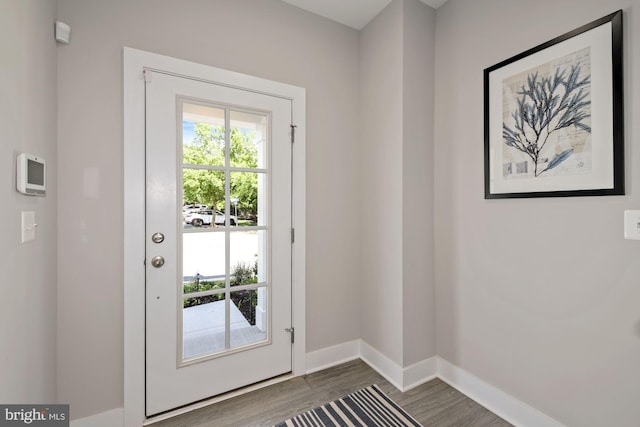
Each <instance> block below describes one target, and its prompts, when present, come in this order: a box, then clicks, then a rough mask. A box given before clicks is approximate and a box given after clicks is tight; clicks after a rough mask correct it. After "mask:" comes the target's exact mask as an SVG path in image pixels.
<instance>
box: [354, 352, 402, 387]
mask: <svg viewBox="0 0 640 427" xmlns="http://www.w3.org/2000/svg"><path fill="white" fill-rule="evenodd" d="M360 358H361V359H362V360H363V361H364V362H365V363H366V364H367V365H369V366H371V367H372V368H373V369H374V370H376V371H377V372H378V373H379V374H380V375H382V376H383V377H384V378H385V379H386V380H387V381H389V382H390V383H391V384H393V386H394V387H395V388H397V389H398V390H402V389H403V386H402V367H401V366H400V365H398V364H397V363H396V362H394V361H393V360H391V359H389V358H388V357H387V356H385V355H384V354H382V353H380V352H379V351H378V350H376V349H375V348H373V347H371V346H370V345H369V344H367V343H366V342H364V341H362V340H360Z"/></svg>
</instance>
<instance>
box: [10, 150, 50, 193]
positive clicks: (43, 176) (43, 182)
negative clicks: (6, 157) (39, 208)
mask: <svg viewBox="0 0 640 427" xmlns="http://www.w3.org/2000/svg"><path fill="white" fill-rule="evenodd" d="M16 189H17V190H18V191H19V192H20V193H22V194H26V195H27V196H45V195H46V194H47V164H46V162H45V160H44V159H43V158H42V157H36V156H33V155H31V154H27V153H22V154H20V155H19V156H18V159H17V164H16Z"/></svg>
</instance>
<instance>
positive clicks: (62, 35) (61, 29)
mask: <svg viewBox="0 0 640 427" xmlns="http://www.w3.org/2000/svg"><path fill="white" fill-rule="evenodd" d="M70 38H71V27H70V26H68V25H67V24H65V23H64V22H60V21H56V41H57V42H58V43H62V44H69V39H70Z"/></svg>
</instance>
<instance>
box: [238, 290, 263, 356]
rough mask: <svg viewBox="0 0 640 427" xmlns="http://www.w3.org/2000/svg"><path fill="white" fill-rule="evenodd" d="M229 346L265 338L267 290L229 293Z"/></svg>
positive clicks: (247, 343)
mask: <svg viewBox="0 0 640 427" xmlns="http://www.w3.org/2000/svg"><path fill="white" fill-rule="evenodd" d="M230 307H231V316H230V318H231V324H230V326H231V328H230V330H231V348H234V347H242V346H245V345H250V344H255V343H257V342H260V341H263V340H265V339H267V290H266V288H264V287H261V288H258V289H252V290H245V291H237V292H232V293H231V304H230Z"/></svg>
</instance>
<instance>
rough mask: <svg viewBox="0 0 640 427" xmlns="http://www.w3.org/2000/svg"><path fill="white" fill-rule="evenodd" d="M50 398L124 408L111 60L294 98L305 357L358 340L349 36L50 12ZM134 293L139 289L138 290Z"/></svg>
mask: <svg viewBox="0 0 640 427" xmlns="http://www.w3.org/2000/svg"><path fill="white" fill-rule="evenodd" d="M58 16H59V19H61V20H63V21H65V22H67V23H68V24H69V25H71V27H72V37H71V44H70V45H69V46H67V47H65V48H63V49H60V50H59V56H58V76H59V78H58V93H59V102H58V111H59V121H58V127H59V140H58V141H59V158H60V173H59V182H60V185H59V188H60V194H59V202H60V203H59V236H60V238H59V245H58V254H59V274H58V278H59V280H58V282H59V301H60V303H59V313H60V315H59V319H58V336H59V354H58V377H59V380H58V394H59V399H60V400H61V401H65V402H70V403H71V412H72V418H74V419H75V418H81V417H84V416H88V415H92V414H95V413H99V412H103V411H107V410H109V409H112V408H116V407H121V406H122V405H123V284H122V282H123V261H122V256H123V246H122V245H123V243H122V242H123V238H122V234H123V198H122V187H123V181H122V179H123V178H122V177H123V163H122V156H123V154H122V137H123V136H122V135H123V119H122V114H123V110H122V108H123V99H122V48H123V46H130V47H134V48H138V49H142V50H148V51H151V52H155V53H160V54H164V55H169V56H174V57H177V58H180V59H186V60H191V61H195V62H199V63H203V64H207V65H212V66H215V67H220V68H226V69H229V70H233V71H238V72H242V73H247V74H252V75H255V76H258V77H264V78H268V79H271V80H276V81H281V82H285V83H289V84H293V85H297V86H301V87H305V88H306V89H307V106H306V107H307V145H306V147H307V207H306V208H307V227H308V229H307V260H306V268H307V351H314V350H317V349H321V348H325V347H328V346H331V345H334V344H339V343H343V342H347V341H351V340H353V339H356V338H358V337H359V336H360V325H359V321H360V313H359V311H360V304H359V296H360V279H361V273H360V271H359V270H358V266H359V264H360V259H359V257H360V254H359V243H358V236H359V221H360V215H361V213H362V212H361V210H360V209H359V206H360V203H359V195H358V186H359V182H358V177H359V171H358V164H359V160H358V159H359V155H360V153H359V146H358V144H357V142H356V141H358V121H357V120H358V117H359V115H358V71H359V67H358V33H357V32H356V31H355V30H352V29H349V28H347V27H345V26H343V25H340V24H337V23H334V22H332V21H329V20H326V19H324V18H320V17H317V16H315V15H312V14H310V13H307V12H304V11H302V10H300V9H297V8H294V7H292V6H290V5H287V4H285V3H283V2H280V1H277V0H260V1H249V0H216V1H214V2H211V1H197V0H189V1H180V2H178V1H175V0H114V1H103V0H59V1H58ZM141 286H143V284H141Z"/></svg>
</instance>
